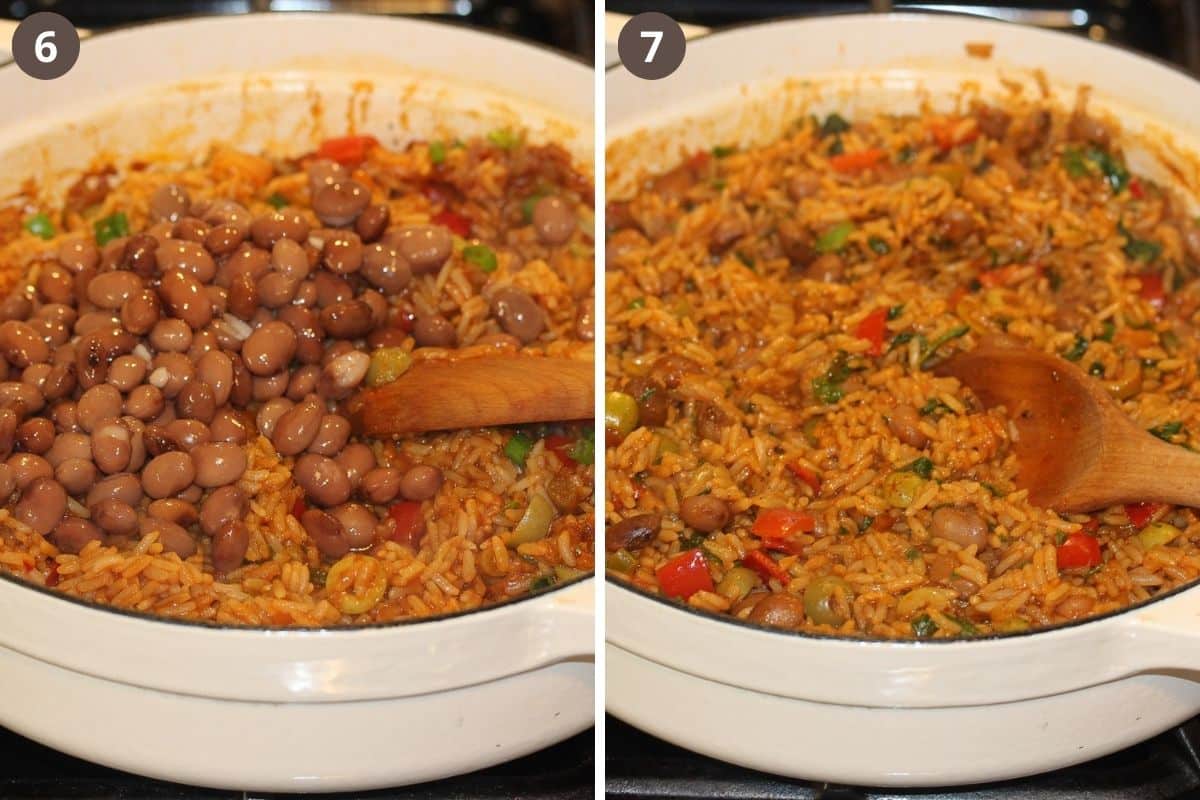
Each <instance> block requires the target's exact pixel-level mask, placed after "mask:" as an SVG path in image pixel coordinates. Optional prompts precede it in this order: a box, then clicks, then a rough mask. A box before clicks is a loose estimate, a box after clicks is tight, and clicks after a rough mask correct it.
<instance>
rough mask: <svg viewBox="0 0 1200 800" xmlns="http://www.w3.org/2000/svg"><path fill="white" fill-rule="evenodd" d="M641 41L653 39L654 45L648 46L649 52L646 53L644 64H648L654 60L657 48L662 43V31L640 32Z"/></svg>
mask: <svg viewBox="0 0 1200 800" xmlns="http://www.w3.org/2000/svg"><path fill="white" fill-rule="evenodd" d="M641 35H642V38H643V39H653V40H654V43H653V44H651V45H650V52H649V53H646V63H647V64H649V63H650V62H651V61H653V60H654V54H655V53H657V52H658V46H659V44H661V43H662V37H663V32H662V31H642V34H641Z"/></svg>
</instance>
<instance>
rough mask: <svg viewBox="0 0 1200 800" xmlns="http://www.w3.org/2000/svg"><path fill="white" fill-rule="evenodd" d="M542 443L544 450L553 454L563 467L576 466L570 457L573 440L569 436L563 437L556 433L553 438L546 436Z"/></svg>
mask: <svg viewBox="0 0 1200 800" xmlns="http://www.w3.org/2000/svg"><path fill="white" fill-rule="evenodd" d="M542 441H543V442H545V444H546V449H547V450H549V451H550V452H551V453H554V455H555V456H556V457H557V458H558V460H559V462H560V463H562V465H563V466H564V467H574V466H577V464H576V462H575V460H574V459H573V458H571V455H570V454H571V448H572V447H573V446H574V445H575V440H574V439H572V438H571V437H570V436H563V435H561V434H557V433H556V434H554V435H553V436H547V437H546V438H545V439H543V440H542Z"/></svg>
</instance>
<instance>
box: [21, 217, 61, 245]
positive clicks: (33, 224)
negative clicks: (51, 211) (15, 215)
mask: <svg viewBox="0 0 1200 800" xmlns="http://www.w3.org/2000/svg"><path fill="white" fill-rule="evenodd" d="M25 230H27V231H29V232H30V233H32V234H33V235H34V236H36V237H38V238H39V239H53V238H54V223H53V222H51V221H50V216H49V215H48V214H34V215H33V216H32V217H30V218H29V219H27V220H25Z"/></svg>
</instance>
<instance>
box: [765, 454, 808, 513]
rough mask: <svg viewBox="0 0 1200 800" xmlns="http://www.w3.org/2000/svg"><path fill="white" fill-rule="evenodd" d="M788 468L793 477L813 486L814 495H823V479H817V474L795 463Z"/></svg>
mask: <svg viewBox="0 0 1200 800" xmlns="http://www.w3.org/2000/svg"><path fill="white" fill-rule="evenodd" d="M787 468H788V470H789V471H790V472H791V473H792V474H793V475H795V476H796V477H797V478H799V479H800V480H802V481H804V482H805V483H807V484H808V485H809V486H811V487H812V490H813V494H820V493H821V479H820V478H818V477H817V473H815V472H813V471H812V470H811V469H809V468H808V467H806V466H804V465H803V464H797V463H795V462H792V463H791V464H788V465H787ZM756 522H757V520H756Z"/></svg>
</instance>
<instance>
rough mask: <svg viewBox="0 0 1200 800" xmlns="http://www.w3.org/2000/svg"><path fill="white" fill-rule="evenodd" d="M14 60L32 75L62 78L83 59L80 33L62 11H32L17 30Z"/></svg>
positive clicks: (38, 77)
mask: <svg viewBox="0 0 1200 800" xmlns="http://www.w3.org/2000/svg"><path fill="white" fill-rule="evenodd" d="M12 55H13V61H15V62H17V66H18V67H20V68H21V71H22V72H24V73H25V74H26V75H28V76H30V77H31V78H37V79H38V80H43V81H49V80H54V79H55V78H60V77H62V76H63V75H66V74H67V72H69V71H70V69H71V67H73V66H75V62H76V61H77V60H78V59H79V32H78V31H76V30H75V26H74V25H72V24H71V22H70V20H68V19H67V18H66V17H64V16H63V15H62V14H55V13H54V12H52V11H41V12H39V13H37V14H30V15H29V16H28V17H26V18H25V19H24V20H22V21H21V24H20V25H18V26H17V29H16V31H14V32H13V38H12Z"/></svg>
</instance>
